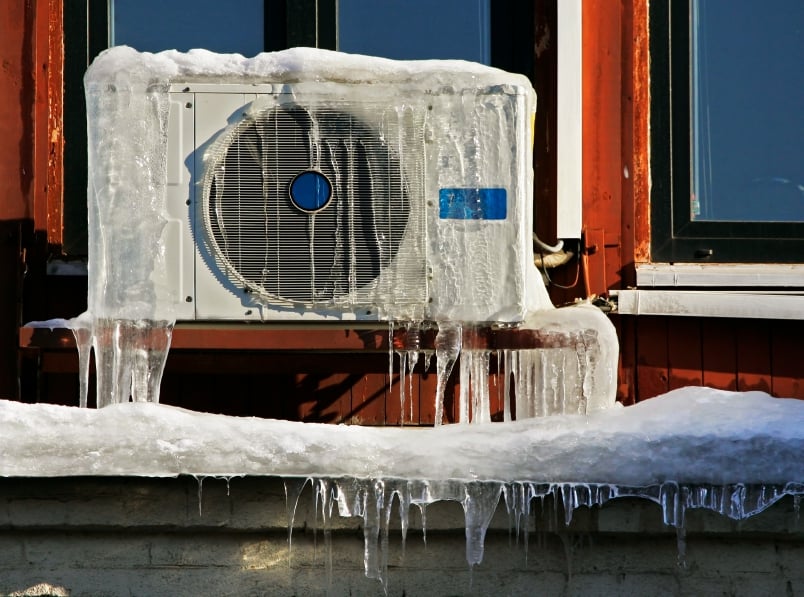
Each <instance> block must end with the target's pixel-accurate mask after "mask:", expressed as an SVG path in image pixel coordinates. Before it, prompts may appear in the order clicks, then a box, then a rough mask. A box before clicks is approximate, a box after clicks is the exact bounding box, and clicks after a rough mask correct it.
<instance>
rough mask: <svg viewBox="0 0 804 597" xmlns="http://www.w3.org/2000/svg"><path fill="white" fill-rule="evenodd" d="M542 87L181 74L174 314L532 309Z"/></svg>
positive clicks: (454, 314) (468, 314) (172, 207)
mask: <svg viewBox="0 0 804 597" xmlns="http://www.w3.org/2000/svg"><path fill="white" fill-rule="evenodd" d="M459 80H460V79H459ZM531 94H532V91H531V90H530V89H528V88H526V87H522V86H516V85H511V84H500V85H492V86H488V85H484V86H480V87H464V86H460V85H458V86H440V87H437V88H432V89H422V88H420V87H417V86H412V85H405V84H394V83H387V82H386V83H376V84H371V83H366V84H359V85H358V84H348V83H341V82H336V81H316V82H306V83H295V84H294V83H283V84H258V85H248V86H244V85H238V84H227V83H215V84H208V83H201V84H191V83H188V84H184V83H173V84H172V85H171V87H170V96H169V97H170V111H169V114H170V117H169V119H168V140H167V152H168V155H169V159H168V172H167V175H168V206H169V211H170V213H171V215H172V218H173V219H172V222H171V223H170V225H171V227H172V229H173V234H172V238H171V239H170V241H169V242H168V243H167V245H166V257H167V259H168V267H169V268H170V267H171V266H173V267H174V268H175V269H174V271H175V277H174V278H173V279H174V280H175V283H176V285H177V288H176V289H175V290H176V295H177V296H181V297H182V298H183V299H184V300H183V302H180V307H179V313H177V315H178V316H179V318H180V319H204V320H215V319H221V320H243V319H299V318H300V319H321V318H331V317H334V318H346V319H349V318H357V319H377V318H396V319H400V318H403V319H410V318H413V319H433V320H439V319H453V320H463V321H518V320H520V319H521V317H522V314H523V313H524V312H525V310H526V306H527V296H526V295H527V294H528V292H529V291H528V290H527V288H526V287H527V285H528V284H531V283H535V282H534V277H533V276H532V264H531V261H530V259H529V255H530V234H531V209H532V208H531V184H532V183H531V163H530V162H531V139H530V118H531V116H532V107H533V106H532V96H531ZM531 292H532V290H531Z"/></svg>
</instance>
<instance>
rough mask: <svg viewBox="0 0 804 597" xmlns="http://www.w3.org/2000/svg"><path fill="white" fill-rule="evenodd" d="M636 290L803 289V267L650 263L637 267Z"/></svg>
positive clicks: (775, 264)
mask: <svg viewBox="0 0 804 597" xmlns="http://www.w3.org/2000/svg"><path fill="white" fill-rule="evenodd" d="M636 274H637V287H639V288H644V287H671V288H672V287H704V288H730V287H731V288H734V287H737V288H745V287H752V288H756V287H775V288H803V289H804V264H795V265H786V264H778V263H774V264H730V263H722V264H720V263H706V264H697V263H676V264H672V263H651V264H641V265H637V268H636Z"/></svg>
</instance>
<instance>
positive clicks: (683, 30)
mask: <svg viewBox="0 0 804 597" xmlns="http://www.w3.org/2000/svg"><path fill="white" fill-rule="evenodd" d="M693 1H694V0H667V1H666V2H651V3H650V7H649V28H650V57H651V63H650V93H651V100H650V103H651V116H650V127H651V140H650V151H651V158H650V168H651V192H650V206H651V208H650V209H651V218H650V222H651V261H653V262H681V263H804V222H759V221H757V222H753V221H739V222H727V221H695V220H692V218H691V215H690V208H689V198H690V195H691V189H692V186H691V185H692V177H691V171H692V167H693V165H692V158H693V155H692V150H691V147H692V143H691V141H692V139H691V137H692V126H691V118H692V112H691V110H692V109H691V104H692V102H691V95H690V92H691V83H690V81H691V76H690V74H691V73H690V71H691V44H690V18H691V16H690V15H691V14H692V10H691V9H692V2H693Z"/></svg>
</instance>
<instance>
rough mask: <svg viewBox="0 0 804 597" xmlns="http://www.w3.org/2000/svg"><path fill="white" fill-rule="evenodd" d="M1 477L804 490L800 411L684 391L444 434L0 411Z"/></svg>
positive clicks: (146, 407) (794, 404)
mask: <svg viewBox="0 0 804 597" xmlns="http://www.w3.org/2000/svg"><path fill="white" fill-rule="evenodd" d="M0 437H2V438H3V449H2V452H0V476H5V477H59V476H83V475H98V476H147V477H172V476H177V475H183V474H187V475H197V476H238V475H260V476H283V477H290V476H302V477H308V476H310V477H316V476H326V477H358V478H386V479H390V478H397V479H424V480H446V479H457V480H465V481H470V480H474V481H502V482H513V481H525V482H540V483H541V482H549V483H562V482H581V483H607V484H612V485H631V486H647V485H654V484H657V483H664V482H667V481H674V482H677V483H711V484H732V483H745V484H785V483H801V482H804V459H802V456H801V455H802V454H804V401H800V400H793V399H778V398H772V397H770V396H769V395H767V394H765V393H763V392H746V393H735V392H724V391H719V390H713V389H708V388H695V387H691V388H683V389H680V390H675V391H673V392H670V393H668V394H665V395H663V396H660V397H657V398H654V399H651V400H648V401H645V402H642V403H640V404H637V405H635V406H631V407H627V408H615V409H610V410H607V411H602V412H596V413H593V414H590V415H587V416H582V415H571V416H551V417H545V418H537V419H529V420H523V421H515V422H512V423H492V424H485V425H475V424H472V425H447V426H442V427H440V428H412V427H406V428H397V427H385V428H378V427H360V426H346V425H326V424H312V423H296V422H288V421H277V420H266V419H257V418H243V417H228V416H222V415H213V414H207V413H198V412H192V411H188V410H184V409H180V408H176V407H170V406H165V405H158V404H152V403H127V404H119V405H114V406H110V407H107V408H104V409H100V410H95V409H79V408H75V407H65V406H54V405H47V404H36V405H30V404H22V403H17V402H11V401H0Z"/></svg>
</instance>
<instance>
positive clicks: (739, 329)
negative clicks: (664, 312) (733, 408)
mask: <svg viewBox="0 0 804 597" xmlns="http://www.w3.org/2000/svg"><path fill="white" fill-rule="evenodd" d="M634 321H635V325H636V331H635V336H636V368H637V376H636V385H637V391H636V399H638V400H640V399H646V398H650V397H652V396H655V395H657V394H661V393H664V392H668V391H670V390H674V389H677V388H681V387H684V386H688V385H705V386H708V387H712V388H718V389H722V390H732V391H734V390H737V391H748V390H760V391H763V392H768V393H770V394H772V395H774V396H779V397H787V398H802V399H804V384H803V383H802V373H803V372H804V365H802V361H801V358H800V354H801V349H800V342H799V339H800V338H801V334H802V333H804V322H802V321H782V320H744V319H704V318H686V317H658V316H646V317H637V318H635V319H634Z"/></svg>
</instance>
